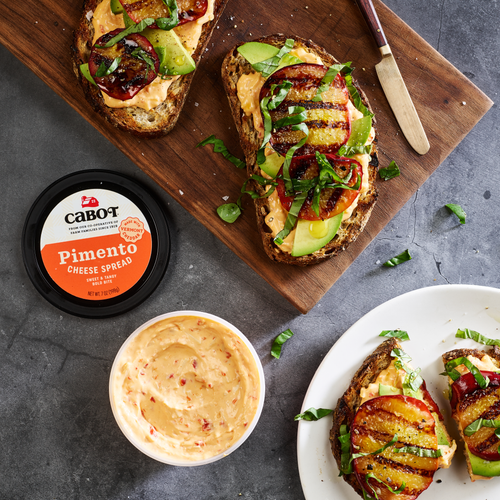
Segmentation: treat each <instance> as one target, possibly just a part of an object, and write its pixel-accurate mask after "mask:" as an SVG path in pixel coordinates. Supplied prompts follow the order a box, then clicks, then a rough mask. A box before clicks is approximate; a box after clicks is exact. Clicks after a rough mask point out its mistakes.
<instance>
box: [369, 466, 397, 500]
mask: <svg viewBox="0 0 500 500" xmlns="http://www.w3.org/2000/svg"><path fill="white" fill-rule="evenodd" d="M368 479H375V481H377V482H378V483H380V484H383V485H384V486H385V487H386V488H387V489H388V490H389V491H390V492H391V493H392V494H394V495H399V494H400V493H402V491H403V490H404V489H405V488H406V483H405V482H404V481H403V482H402V483H401V486H400V487H399V488H398V489H397V490H393V489H392V488H391V487H390V486H389V485H388V484H387V483H386V482H385V481H382V480H381V479H379V478H378V477H376V476H375V474H373V473H372V472H370V473H369V474H366V476H365V481H366V484H368V486H370V488H371V489H372V491H373V493H374V495H375V498H377V499H378V496H377V492H376V491H375V489H374V488H373V486H371V485H370V484H369V483H368Z"/></svg>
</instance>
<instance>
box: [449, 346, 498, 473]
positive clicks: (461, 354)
mask: <svg viewBox="0 0 500 500" xmlns="http://www.w3.org/2000/svg"><path fill="white" fill-rule="evenodd" d="M485 354H487V355H488V356H489V357H490V358H491V359H492V361H493V364H494V365H496V367H497V368H498V369H499V370H500V348H499V347H498V346H496V345H495V346H493V347H492V348H491V349H489V350H488V351H483V350H481V349H454V350H453V351H449V352H445V353H444V354H443V356H442V359H443V364H444V365H446V363H449V362H450V361H453V360H454V359H457V358H466V357H467V356H473V357H475V358H478V359H482V358H483V357H484V356H485ZM451 412H452V417H453V419H454V420H455V422H456V423H457V427H458V430H459V432H460V437H461V439H462V441H463V440H464V437H463V432H462V430H461V429H460V422H459V419H458V417H457V415H456V413H455V408H452V409H451ZM464 455H465V461H466V463H467V470H468V472H469V476H470V479H471V481H472V482H474V481H476V480H477V479H491V478H489V477H482V476H477V475H475V474H474V473H473V472H472V466H471V463H470V460H469V455H468V454H467V451H466V450H465V448H464Z"/></svg>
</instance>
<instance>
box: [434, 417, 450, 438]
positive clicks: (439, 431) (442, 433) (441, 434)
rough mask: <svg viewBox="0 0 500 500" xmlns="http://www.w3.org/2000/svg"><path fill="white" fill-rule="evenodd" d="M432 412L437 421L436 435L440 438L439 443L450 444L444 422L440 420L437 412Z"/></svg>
mask: <svg viewBox="0 0 500 500" xmlns="http://www.w3.org/2000/svg"><path fill="white" fill-rule="evenodd" d="M431 414H432V416H433V417H434V420H435V422H436V435H437V438H438V444H441V445H446V446H450V442H449V441H448V434H447V432H446V430H445V428H444V424H443V422H441V420H439V417H438V414H437V413H434V412H431Z"/></svg>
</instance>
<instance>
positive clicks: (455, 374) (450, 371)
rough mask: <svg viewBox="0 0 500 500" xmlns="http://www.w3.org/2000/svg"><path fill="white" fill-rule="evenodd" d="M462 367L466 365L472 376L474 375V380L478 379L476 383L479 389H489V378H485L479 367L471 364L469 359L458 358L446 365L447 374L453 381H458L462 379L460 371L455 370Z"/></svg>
mask: <svg viewBox="0 0 500 500" xmlns="http://www.w3.org/2000/svg"><path fill="white" fill-rule="evenodd" d="M460 365H464V366H466V367H467V368H468V370H469V371H470V372H471V373H472V375H474V378H475V379H476V382H477V383H478V385H479V387H481V389H486V387H488V384H489V383H490V380H489V378H488V377H484V376H483V374H482V373H481V372H480V370H479V369H478V368H477V366H475V365H474V364H473V363H471V361H470V360H468V359H467V358H456V359H453V360H451V361H448V363H446V365H445V370H446V374H447V375H448V376H449V377H450V378H451V379H452V380H453V381H455V380H458V379H459V378H460V377H461V375H460V372H459V371H458V370H455V368H456V367H457V366H460Z"/></svg>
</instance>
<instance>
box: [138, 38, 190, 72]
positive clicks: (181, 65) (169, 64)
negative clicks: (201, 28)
mask: <svg viewBox="0 0 500 500" xmlns="http://www.w3.org/2000/svg"><path fill="white" fill-rule="evenodd" d="M141 34H142V35H144V36H145V37H146V38H147V39H148V40H149V42H150V43H151V45H152V46H153V47H154V49H155V51H156V53H157V54H158V57H159V59H160V73H165V72H166V74H168V75H186V74H187V73H191V72H192V71H194V70H195V69H196V64H195V62H194V61H193V58H192V57H191V54H189V52H188V51H187V50H186V49H185V47H184V45H182V42H181V41H180V39H179V37H178V36H177V35H176V34H175V33H174V31H172V30H171V31H165V30H159V29H151V28H146V29H145V30H144V31H143V32H142V33H141Z"/></svg>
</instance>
